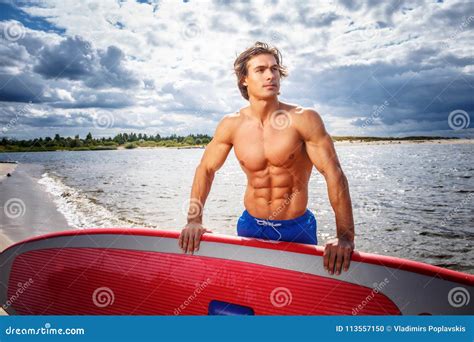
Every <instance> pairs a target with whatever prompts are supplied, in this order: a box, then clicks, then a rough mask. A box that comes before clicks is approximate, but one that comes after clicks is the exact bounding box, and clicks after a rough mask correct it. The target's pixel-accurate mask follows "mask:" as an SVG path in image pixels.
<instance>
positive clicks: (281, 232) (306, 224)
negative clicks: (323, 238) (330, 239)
mask: <svg viewBox="0 0 474 342" xmlns="http://www.w3.org/2000/svg"><path fill="white" fill-rule="evenodd" d="M237 234H238V235H239V236H244V237H252V238H259V239H265V240H276V241H288V242H298V243H306V244H312V245H317V244H318V238H317V236H316V218H315V217H314V215H313V213H312V212H311V211H309V210H308V209H306V212H305V213H304V214H303V215H301V216H299V217H296V218H294V219H291V220H266V219H259V218H256V217H253V216H252V215H250V214H249V212H248V211H247V210H244V212H243V213H242V216H240V218H239V221H238V222H237Z"/></svg>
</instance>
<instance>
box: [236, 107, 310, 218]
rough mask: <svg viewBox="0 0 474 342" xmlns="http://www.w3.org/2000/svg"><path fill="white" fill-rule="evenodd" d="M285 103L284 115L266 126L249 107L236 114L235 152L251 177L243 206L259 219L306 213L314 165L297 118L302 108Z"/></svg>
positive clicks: (249, 177)
mask: <svg viewBox="0 0 474 342" xmlns="http://www.w3.org/2000/svg"><path fill="white" fill-rule="evenodd" d="M282 106H283V108H282V109H283V110H284V111H285V112H282V113H281V114H280V115H281V117H279V118H277V117H275V116H273V117H272V118H268V119H267V120H265V122H264V124H263V125H262V123H261V122H260V121H259V120H258V119H256V118H253V117H251V116H249V115H247V114H248V110H249V109H248V108H244V109H242V110H241V111H240V112H239V114H236V115H233V120H236V122H235V125H233V127H234V131H233V147H234V152H235V155H236V157H237V159H238V161H239V163H240V166H241V168H242V170H243V171H244V172H245V174H246V175H247V180H248V182H247V189H246V192H245V198H244V205H245V208H246V209H247V211H248V212H249V213H250V214H251V215H252V216H254V217H258V218H265V219H272V220H287V219H292V218H295V217H298V216H301V215H303V214H304V213H305V210H306V207H307V203H308V182H309V177H310V175H311V171H312V166H313V165H312V163H311V160H310V159H309V157H308V155H307V153H306V148H305V143H304V141H303V139H302V137H301V136H300V134H299V132H298V130H297V128H296V125H295V121H296V120H294V119H295V116H296V115H299V114H298V110H302V109H301V108H300V107H295V106H290V105H285V104H282ZM270 119H271V120H270ZM297 120H298V119H297Z"/></svg>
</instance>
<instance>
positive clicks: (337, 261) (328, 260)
mask: <svg viewBox="0 0 474 342" xmlns="http://www.w3.org/2000/svg"><path fill="white" fill-rule="evenodd" d="M353 250H354V242H353V241H349V240H347V239H343V238H333V239H330V240H329V241H328V242H326V245H325V246H324V255H323V261H324V269H325V270H326V271H328V272H329V274H333V273H336V274H337V275H339V274H341V268H342V267H344V271H346V272H347V270H348V269H349V264H350V262H351V254H352V251H353Z"/></svg>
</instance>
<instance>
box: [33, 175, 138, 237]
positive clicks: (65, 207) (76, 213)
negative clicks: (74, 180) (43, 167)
mask: <svg viewBox="0 0 474 342" xmlns="http://www.w3.org/2000/svg"><path fill="white" fill-rule="evenodd" d="M38 183H39V184H41V185H42V186H43V187H44V188H45V190H46V191H47V192H48V193H50V194H51V195H53V198H54V202H55V204H56V207H57V208H58V211H59V212H60V213H61V214H63V215H64V217H65V218H66V220H67V222H68V224H69V225H70V226H71V227H72V228H91V227H94V228H104V227H133V226H135V227H136V226H137V225H136V224H135V222H133V221H131V220H121V219H118V218H116V217H115V215H114V214H113V213H112V212H111V211H110V210H108V209H107V208H105V207H103V206H101V205H100V204H97V203H96V201H95V200H93V199H90V198H88V197H87V196H86V195H85V194H84V193H83V192H82V191H80V190H77V189H74V188H73V187H70V186H68V185H66V184H64V183H63V182H62V181H61V179H60V178H59V177H56V176H54V175H51V174H49V173H47V172H46V173H43V174H42V175H41V179H40V180H39V181H38Z"/></svg>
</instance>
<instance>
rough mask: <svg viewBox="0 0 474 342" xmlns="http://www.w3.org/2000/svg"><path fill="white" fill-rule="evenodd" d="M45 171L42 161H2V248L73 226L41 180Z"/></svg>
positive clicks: (0, 184)
mask: <svg viewBox="0 0 474 342" xmlns="http://www.w3.org/2000/svg"><path fill="white" fill-rule="evenodd" d="M43 172H44V169H43V167H42V166H40V165H34V164H9V163H0V205H1V206H2V208H1V210H0V251H3V250H4V249H5V248H7V247H8V246H10V245H12V244H13V243H15V242H18V241H21V240H24V239H26V238H30V237H33V236H38V235H43V234H46V233H51V232H54V231H62V230H68V229H71V227H69V225H68V223H67V221H66V219H65V217H64V216H63V215H62V214H61V213H60V212H59V211H58V210H57V208H56V205H55V203H54V199H53V197H52V195H51V194H49V193H48V192H46V191H45V189H43V187H42V186H41V185H40V184H38V180H39V179H40V178H41V175H42V173H43ZM7 173H10V174H11V176H10V177H6V175H7ZM0 286H5V285H4V284H0ZM5 314H6V313H5V311H3V310H2V309H1V308H0V315H5Z"/></svg>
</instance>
